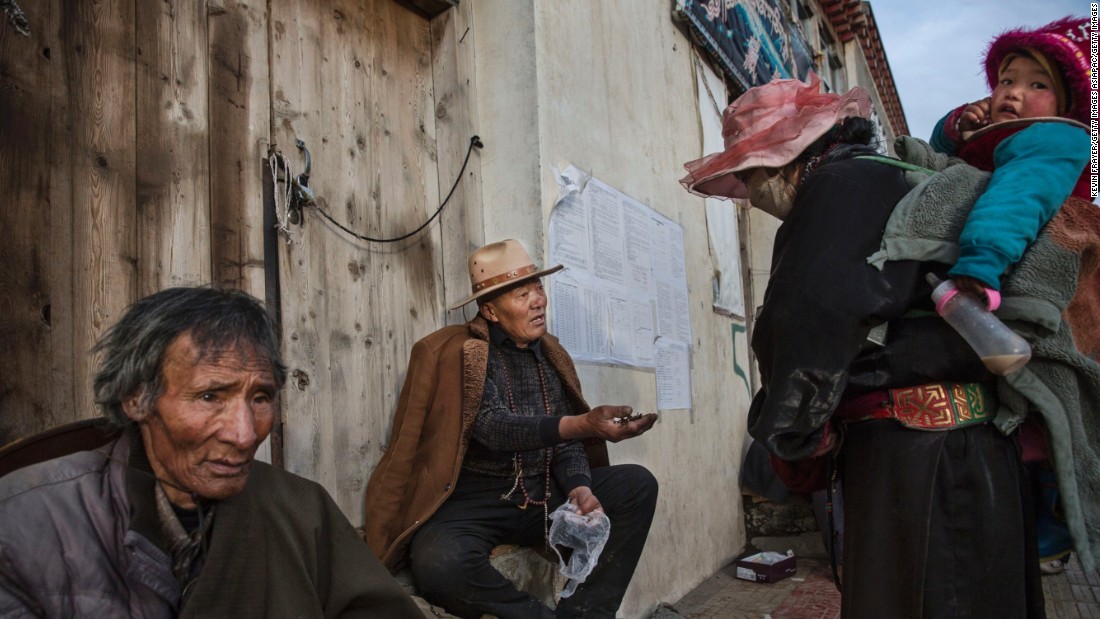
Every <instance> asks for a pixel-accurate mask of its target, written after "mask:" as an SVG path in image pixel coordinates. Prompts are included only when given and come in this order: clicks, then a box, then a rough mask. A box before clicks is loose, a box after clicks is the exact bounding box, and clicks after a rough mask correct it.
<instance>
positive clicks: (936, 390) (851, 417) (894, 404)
mask: <svg viewBox="0 0 1100 619" xmlns="http://www.w3.org/2000/svg"><path fill="white" fill-rule="evenodd" d="M995 402H996V398H995V397H994V395H993V392H992V391H990V389H989V388H987V387H986V386H985V385H983V384H981V383H929V384H927V385H918V386H916V387H905V388H903V389H888V390H885V391H873V392H871V393H867V394H864V395H861V396H859V397H856V398H852V399H850V400H845V401H844V402H841V404H840V406H839V407H838V408H837V411H836V415H837V417H838V418H839V419H840V420H841V421H843V422H845V423H855V422H859V421H867V420H869V419H896V420H898V421H899V422H901V424H902V425H904V426H906V427H909V428H913V429H916V430H953V429H955V428H961V427H965V426H971V425H975V424H979V423H985V422H987V421H991V420H992V419H993V415H994V413H995Z"/></svg>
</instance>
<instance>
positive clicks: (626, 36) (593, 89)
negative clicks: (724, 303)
mask: <svg viewBox="0 0 1100 619" xmlns="http://www.w3.org/2000/svg"><path fill="white" fill-rule="evenodd" d="M472 4H473V14H474V19H473V24H474V26H475V28H476V36H477V38H476V41H477V48H476V68H477V75H476V79H477V92H478V112H479V117H480V127H479V131H480V132H481V133H480V134H481V135H482V136H483V137H484V138H485V141H486V148H485V151H484V152H483V154H482V162H483V164H482V175H483V195H484V204H485V206H484V209H485V228H486V234H485V238H486V239H487V240H492V239H496V238H501V237H517V238H520V239H522V240H523V241H524V242H525V243H527V244H528V247H529V248H530V249H531V251H532V252H533V253H535V254H536V256H539V257H540V258H541V259H542V260H545V256H546V243H545V241H544V238H545V231H546V225H547V221H548V218H549V214H550V211H551V209H552V207H553V205H554V201H555V199H556V197H557V185H556V183H555V181H554V178H553V175H552V171H551V167H552V166H558V167H562V166H564V165H567V164H569V163H572V164H574V165H576V166H578V167H580V168H582V169H584V170H586V171H588V172H590V173H592V174H593V175H594V176H595V177H597V178H599V179H601V180H603V181H605V182H607V183H609V184H610V185H612V186H614V187H616V188H618V189H620V190H622V191H623V192H625V193H627V194H629V195H631V196H633V197H635V198H637V199H638V200H640V201H641V202H643V203H646V204H648V205H649V206H651V207H652V208H654V209H656V210H657V211H659V212H661V213H662V214H664V215H665V216H667V217H669V218H671V219H672V220H674V221H676V222H678V223H679V224H681V225H682V226H683V229H684V240H685V252H686V262H687V266H688V287H689V290H690V312H691V327H692V337H693V341H692V349H691V363H692V371H691V381H692V397H693V402H694V407H693V408H692V410H686V411H670V412H666V413H662V416H661V419H660V421H659V422H658V424H657V426H656V427H655V428H654V429H653V430H652V431H651V432H649V433H648V434H646V435H645V436H643V437H641V438H639V439H635V440H632V441H626V442H624V443H620V444H617V445H612V446H611V459H612V462H613V463H626V462H638V463H641V464H644V465H646V466H647V467H649V468H650V470H652V471H653V472H654V474H655V475H656V476H657V478H658V479H659V480H660V482H661V498H660V501H659V504H658V508H657V509H658V512H657V517H656V521H655V522H654V525H653V529H652V531H651V533H650V536H649V541H648V543H647V545H646V551H645V553H644V554H643V556H642V563H641V565H640V566H639V569H638V571H637V573H636V575H635V577H634V580H633V582H632V584H631V588H630V590H629V592H628V593H627V598H626V600H624V603H623V606H622V608H621V610H620V612H621V614H622V616H624V617H641V616H648V613H649V612H650V611H651V610H652V608H653V607H654V606H656V605H657V604H658V603H660V602H674V601H676V600H677V599H679V598H680V597H681V596H682V595H683V594H684V593H686V592H687V591H689V590H690V589H691V588H692V587H694V586H695V585H697V584H698V583H699V582H701V581H702V580H703V579H705V578H707V577H709V576H710V575H711V574H712V573H714V571H715V570H716V569H718V568H719V567H721V566H723V565H726V564H727V563H728V562H729V561H730V560H731V559H732V558H734V557H735V556H736V554H737V553H738V552H739V551H740V550H741V548H742V546H743V544H744V529H743V522H742V513H741V511H742V510H741V497H740V486H739V483H738V477H739V469H740V464H741V455H742V445H743V443H744V437H745V418H746V414H747V410H748V405H749V400H750V394H749V391H748V388H747V386H746V385H745V384H744V383H743V381H742V380H741V379H740V378H739V377H737V376H736V375H735V372H734V362H735V360H736V361H737V363H738V364H739V365H740V366H741V367H747V366H748V365H749V360H748V346H747V340H746V338H745V335H744V334H743V333H741V334H738V335H737V339H736V346H735V344H734V337H733V334H732V326H733V325H734V324H738V325H743V324H744V322H743V321H740V320H734V319H730V318H728V317H724V316H721V315H718V314H716V313H714V311H713V310H712V309H711V300H712V299H711V294H712V293H711V268H710V264H711V258H710V255H709V253H708V252H709V249H708V242H707V231H706V221H705V215H704V208H703V201H702V200H701V199H699V198H696V197H693V196H691V195H690V194H688V193H687V192H686V191H684V190H683V189H682V188H681V187H680V185H679V184H678V182H677V179H678V178H679V177H680V176H682V174H683V163H684V162H685V161H688V160H690V159H693V158H696V157H699V156H701V155H702V154H703V153H702V136H701V130H700V125H699V119H698V111H697V110H698V103H697V100H696V93H695V77H694V74H693V69H692V57H691V53H692V52H691V45H690V42H689V41H688V39H687V38H686V37H685V36H684V34H683V33H682V32H681V31H680V30H679V29H678V28H677V27H676V25H675V24H674V22H673V18H672V14H671V10H670V9H671V3H668V2H645V3H641V2H634V1H631V0H606V1H601V2H598V3H595V2H588V1H585V0H552V1H551V0H535V1H534V2H533V4H532V3H526V2H514V1H513V0H472ZM731 208H733V207H732V206H731ZM768 245H769V246H770V239H769V241H768ZM553 301H554V300H553V299H551V300H550V302H551V303H553ZM750 303H751V302H749V301H747V302H746V304H747V305H749V304H750ZM552 328H553V327H552V326H551V329H552ZM579 371H580V377H581V381H582V383H583V386H584V390H585V395H586V396H587V398H588V401H589V403H590V404H592V405H597V404H602V403H623V404H630V405H633V406H634V407H635V408H637V409H640V410H643V411H653V410H656V386H655V380H654V375H653V373H652V372H644V371H638V370H630V369H623V368H614V367H606V366H596V365H587V364H581V365H580V366H579Z"/></svg>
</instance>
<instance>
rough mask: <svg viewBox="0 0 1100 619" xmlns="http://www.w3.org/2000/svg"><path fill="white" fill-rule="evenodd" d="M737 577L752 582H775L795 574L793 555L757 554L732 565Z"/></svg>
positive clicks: (788, 552)
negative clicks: (735, 569)
mask: <svg viewBox="0 0 1100 619" xmlns="http://www.w3.org/2000/svg"><path fill="white" fill-rule="evenodd" d="M734 566H735V567H736V568H737V577H738V578H740V579H742V580H751V581H753V582H769V583H771V582H776V581H779V580H783V579H784V578H786V577H788V576H792V575H793V574H794V573H795V560H794V553H793V552H791V551H789V550H788V551H787V554H781V553H778V552H770V551H769V552H758V553H756V554H753V555H749V556H747V557H742V558H740V559H738V560H737V562H736V563H734Z"/></svg>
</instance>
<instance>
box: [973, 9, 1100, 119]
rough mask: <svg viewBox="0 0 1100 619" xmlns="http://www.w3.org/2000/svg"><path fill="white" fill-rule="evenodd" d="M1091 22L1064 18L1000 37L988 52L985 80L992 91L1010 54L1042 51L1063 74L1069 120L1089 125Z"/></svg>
mask: <svg viewBox="0 0 1100 619" xmlns="http://www.w3.org/2000/svg"><path fill="white" fill-rule="evenodd" d="M1091 32H1092V29H1091V27H1090V25H1089V20H1087V19H1084V18H1081V17H1063V18H1062V19H1059V20H1058V21H1054V22H1051V23H1049V24H1047V25H1045V26H1042V27H1041V28H1037V29H1035V30H1024V29H1022V28H1019V29H1016V30H1009V31H1007V32H1004V33H1002V34H1000V35H998V36H997V37H996V38H994V39H993V42H992V43H990V44H989V49H987V50H986V52H985V79H986V81H987V82H988V83H989V90H990V91H992V90H993V89H994V88H996V87H997V84H998V83H1000V81H1001V80H1000V74H999V73H1000V70H1001V63H1003V62H1004V60H1005V57H1007V56H1008V55H1009V54H1016V53H1020V52H1024V53H1028V52H1033V51H1034V52H1039V53H1040V54H1042V55H1044V56H1046V57H1047V58H1048V59H1049V60H1051V61H1052V62H1054V64H1056V65H1057V66H1058V69H1059V70H1060V71H1062V76H1061V77H1062V79H1063V80H1064V83H1065V87H1066V90H1067V91H1068V92H1067V93H1066V94H1067V95H1069V100H1070V102H1071V103H1070V106H1069V110H1068V111H1067V112H1066V114H1065V116H1066V118H1071V119H1073V120H1076V121H1079V122H1083V123H1085V124H1086V125H1087V124H1088V123H1089V116H1090V111H1091V109H1092V108H1091V105H1092V104H1091V97H1092V84H1091V65H1090V56H1089V37H1090V36H1091Z"/></svg>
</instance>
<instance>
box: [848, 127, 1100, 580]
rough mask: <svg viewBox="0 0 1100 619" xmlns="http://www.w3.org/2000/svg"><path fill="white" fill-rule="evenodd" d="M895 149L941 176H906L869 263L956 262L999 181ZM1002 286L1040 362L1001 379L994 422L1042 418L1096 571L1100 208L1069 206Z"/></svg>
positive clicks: (928, 153) (931, 155) (911, 141)
mask: <svg viewBox="0 0 1100 619" xmlns="http://www.w3.org/2000/svg"><path fill="white" fill-rule="evenodd" d="M895 150H896V152H897V153H898V156H899V158H901V159H902V161H905V162H908V163H911V164H914V165H917V166H921V167H924V168H928V169H930V170H933V171H935V172H936V173H934V174H929V173H922V172H917V171H911V172H907V173H906V178H907V180H908V181H909V183H910V185H911V186H912V187H913V190H912V191H910V193H909V194H908V195H906V197H905V198H904V199H903V200H902V201H901V202H899V203H898V206H897V208H896V209H895V210H894V213H893V215H892V216H891V218H890V220H889V222H888V223H887V226H886V229H885V232H884V234H883V240H882V247H881V249H880V251H878V252H876V253H875V254H873V255H872V256H870V257H869V258H868V262H869V263H871V264H873V265H876V266H878V267H879V268H881V267H882V264H883V263H884V262H885V261H887V260H922V261H929V260H931V261H937V262H942V263H946V264H952V263H954V261H955V259H956V258H957V257H958V246H957V241H958V237H959V232H960V231H961V230H962V227H963V224H964V223H965V222H966V217H967V214H968V213H969V212H970V209H971V207H973V205H974V201H975V200H976V199H977V197H978V196H979V195H981V193H982V191H983V190H984V189H985V186H986V184H987V182H988V180H989V173H988V172H982V171H980V170H977V169H976V168H973V167H971V166H969V165H966V164H965V163H964V162H962V160H960V159H957V158H954V157H948V156H945V155H942V154H940V153H936V152H934V151H933V150H932V149H931V147H930V146H928V144H926V143H925V142H923V141H921V140H917V139H915V138H911V137H903V138H899V139H898V141H897V142H896V143H895ZM1002 283H1003V285H1002V287H1001V293H1002V303H1001V308H1000V309H999V310H998V311H997V316H998V317H1000V318H1001V320H1003V321H1004V322H1005V323H1006V324H1007V325H1009V326H1010V327H1011V328H1012V329H1013V330H1015V331H1016V332H1017V333H1019V334H1021V335H1022V336H1023V337H1024V338H1026V339H1027V340H1028V342H1029V343H1030V344H1031V347H1032V357H1031V361H1029V362H1028V364H1027V365H1026V366H1024V368H1023V369H1021V370H1020V371H1018V372H1015V373H1013V374H1011V375H1009V376H1004V377H1000V378H999V379H998V388H997V391H998V396H999V398H1000V408H999V409H998V412H997V415H996V418H995V421H994V423H995V424H996V425H997V427H998V428H999V429H1000V430H1001V431H1002V432H1004V433H1006V434H1007V433H1009V432H1012V431H1013V430H1015V429H1016V427H1017V426H1018V425H1019V424H1020V423H1021V422H1022V421H1023V420H1024V418H1025V416H1026V415H1027V413H1028V411H1031V410H1036V411H1038V412H1039V413H1040V414H1042V416H1043V419H1044V420H1045V421H1046V425H1047V429H1048V430H1049V435H1050V453H1051V459H1052V461H1053V464H1054V468H1055V470H1056V471H1057V474H1058V486H1059V489H1060V490H1061V493H1062V502H1063V506H1064V509H1065V514H1066V520H1067V523H1068V525H1069V529H1070V533H1071V535H1072V536H1073V540H1074V549H1075V550H1076V551H1077V553H1078V556H1079V558H1080V561H1081V564H1082V566H1083V567H1084V568H1085V569H1086V570H1090V571H1091V570H1094V569H1096V567H1097V559H1098V558H1100V363H1098V362H1097V358H1096V357H1097V351H1096V350H1095V348H1096V346H1097V344H1096V343H1097V342H1098V341H1100V334H1098V333H1097V331H1098V330H1100V329H1098V326H1097V323H1096V316H1097V313H1098V312H1100V307H1098V306H1100V208H1098V207H1097V206H1096V205H1094V204H1091V203H1089V202H1086V201H1084V200H1081V199H1079V198H1070V199H1069V200H1067V202H1066V203H1065V205H1063V207H1062V208H1061V210H1060V211H1059V212H1058V214H1057V215H1056V216H1055V217H1054V219H1053V220H1051V222H1050V223H1049V224H1047V225H1046V226H1045V227H1044V228H1043V229H1042V230H1041V231H1040V233H1039V236H1038V238H1037V239H1036V240H1035V242H1034V243H1032V245H1031V246H1030V247H1029V248H1028V249H1027V251H1026V252H1025V253H1024V255H1023V258H1021V260H1020V262H1018V263H1017V264H1016V265H1014V266H1013V267H1012V268H1011V269H1010V271H1009V272H1008V273H1007V274H1006V275H1005V277H1004V279H1003V280H1002ZM1090 347H1092V348H1091V349H1090ZM1082 351H1086V352H1088V353H1089V354H1085V353H1083V352H1082Z"/></svg>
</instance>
